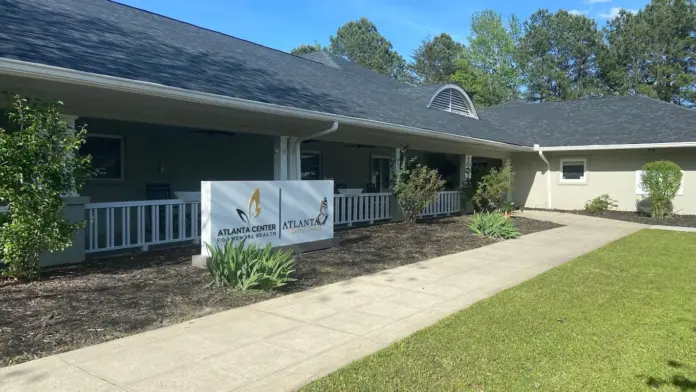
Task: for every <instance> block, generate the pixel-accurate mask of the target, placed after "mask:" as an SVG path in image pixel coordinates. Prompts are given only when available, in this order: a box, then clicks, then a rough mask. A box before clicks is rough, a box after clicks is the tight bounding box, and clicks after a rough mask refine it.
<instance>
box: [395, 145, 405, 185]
mask: <svg viewBox="0 0 696 392" xmlns="http://www.w3.org/2000/svg"><path fill="white" fill-rule="evenodd" d="M402 159H404V157H402V156H401V148H397V149H396V152H395V153H394V169H393V171H394V173H393V175H394V178H396V176H397V175H398V174H399V168H401V160H402Z"/></svg>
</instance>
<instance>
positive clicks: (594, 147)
mask: <svg viewBox="0 0 696 392" xmlns="http://www.w3.org/2000/svg"><path fill="white" fill-rule="evenodd" d="M685 147H696V142H677V143H639V144H591V145H586V146H555V147H543V150H544V151H593V150H594V151H598V150H639V149H647V148H685ZM540 150H541V147H539V145H538V144H535V145H534V151H540Z"/></svg>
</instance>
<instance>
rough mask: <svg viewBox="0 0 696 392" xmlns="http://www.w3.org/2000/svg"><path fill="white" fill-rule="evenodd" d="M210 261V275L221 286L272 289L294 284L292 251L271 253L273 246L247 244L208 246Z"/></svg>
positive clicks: (241, 288) (214, 282) (242, 288)
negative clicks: (290, 283)
mask: <svg viewBox="0 0 696 392" xmlns="http://www.w3.org/2000/svg"><path fill="white" fill-rule="evenodd" d="M206 247H207V248H208V252H209V254H210V258H209V259H208V263H207V266H208V272H210V275H211V276H212V277H213V282H212V283H213V284H215V285H216V286H218V287H229V288H232V289H235V288H238V289H240V290H243V291H245V290H248V289H250V288H257V289H261V290H271V289H275V288H278V287H281V286H285V285H286V284H287V283H289V282H293V281H295V279H293V278H292V277H291V276H292V274H293V273H294V272H295V270H294V269H293V268H294V267H295V259H294V258H293V257H292V250H285V251H282V250H272V249H271V245H270V244H268V245H267V246H265V247H260V246H257V245H255V244H249V245H246V243H245V242H244V241H241V242H237V243H232V242H226V243H225V245H223V246H219V247H216V248H214V247H212V246H210V245H209V244H206Z"/></svg>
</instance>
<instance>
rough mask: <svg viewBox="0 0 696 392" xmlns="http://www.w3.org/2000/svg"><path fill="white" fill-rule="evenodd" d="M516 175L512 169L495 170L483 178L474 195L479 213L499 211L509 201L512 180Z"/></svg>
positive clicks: (508, 167)
mask: <svg viewBox="0 0 696 392" xmlns="http://www.w3.org/2000/svg"><path fill="white" fill-rule="evenodd" d="M514 176H515V173H513V171H512V167H510V166H507V167H505V168H503V169H501V170H498V169H493V170H491V172H490V173H488V174H486V175H485V176H483V177H482V178H481V181H480V182H479V185H478V189H476V193H475V194H474V198H473V200H474V205H475V206H476V207H477V209H478V210H479V211H498V210H499V209H500V208H501V207H502V205H503V203H504V202H505V201H506V199H507V194H508V192H509V191H510V190H511V189H512V179H513V177H514Z"/></svg>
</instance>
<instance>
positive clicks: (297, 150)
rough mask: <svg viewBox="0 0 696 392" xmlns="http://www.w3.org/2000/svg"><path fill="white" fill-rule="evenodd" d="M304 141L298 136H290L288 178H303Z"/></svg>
mask: <svg viewBox="0 0 696 392" xmlns="http://www.w3.org/2000/svg"><path fill="white" fill-rule="evenodd" d="M301 148H302V143H301V142H300V140H299V139H298V138H296V137H289V138H288V180H301V179H302V156H301Z"/></svg>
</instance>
